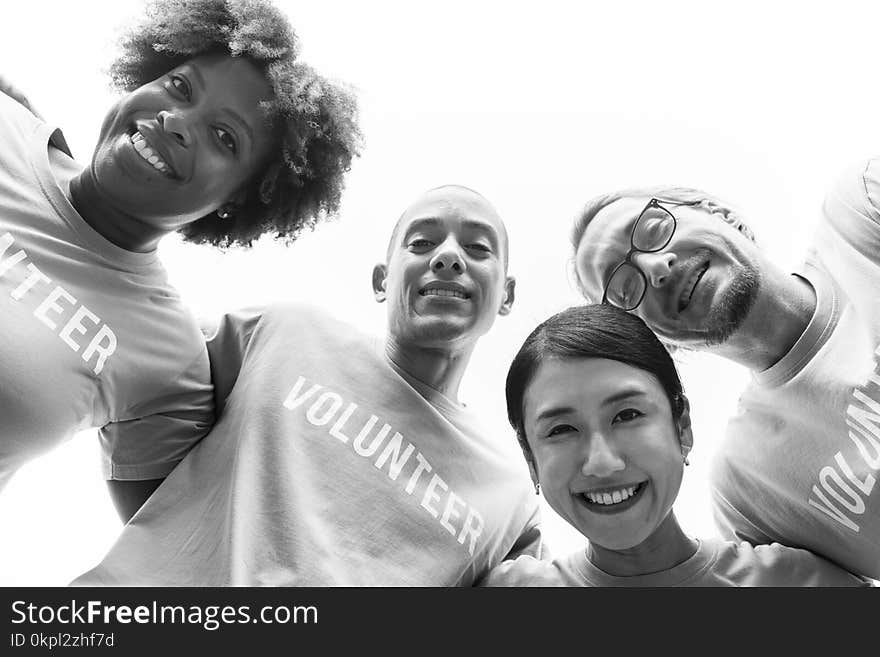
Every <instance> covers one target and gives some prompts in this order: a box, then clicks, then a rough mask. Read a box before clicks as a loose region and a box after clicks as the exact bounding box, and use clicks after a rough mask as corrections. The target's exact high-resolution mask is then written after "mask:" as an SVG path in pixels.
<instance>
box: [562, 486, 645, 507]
mask: <svg viewBox="0 0 880 657" xmlns="http://www.w3.org/2000/svg"><path fill="white" fill-rule="evenodd" d="M647 487H648V482H647V481H642V482H637V483H636V482H633V483H629V484H624V485H616V486H612V487H604V488H600V489H591V490H587V491H582V492H580V493H575V494H574V498H575V499H576V500H578V502H580V503H581V505H583V506H584V507H586V508H587V509H589V510H590V511H592V512H593V513H602V514H613V513H621V512H623V511H626V510H627V509H630V508H631V507H633V506H634V505H635V504H636V503H637V502H638V501H639V500H640V499H641V497H642V494H643V493H644V491H645V489H646V488H647Z"/></svg>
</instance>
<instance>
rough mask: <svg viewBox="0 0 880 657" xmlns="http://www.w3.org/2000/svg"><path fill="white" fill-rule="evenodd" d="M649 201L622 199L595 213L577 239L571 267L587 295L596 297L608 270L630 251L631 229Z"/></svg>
mask: <svg viewBox="0 0 880 657" xmlns="http://www.w3.org/2000/svg"><path fill="white" fill-rule="evenodd" d="M650 200H651V198H650V197H647V196H646V197H631V198H622V199H618V200H616V201H614V202H613V203H610V204H608V205H606V206H605V207H604V208H602V209H601V210H599V212H597V213H596V216H594V217H593V219H592V220H591V221H590V223H589V224H587V228H586V230H585V231H584V233H583V235H581V241H580V242H579V243H578V247H577V251H576V252H575V267H576V268H577V275H578V278H579V279H580V281H581V283H583V284H584V285H585V286H586V287H587V291H589V292H593V293H597V292H598V288H599V287H601V286H602V285H603V283H604V278H605V274H606V273H607V270H608V268H609V266H613V265H614V264H616V263H617V262H619V261H620V260H622V259H623V257H624V256H625V255H626V252H627V251H628V250H629V247H630V238H631V235H632V229H633V225H634V224H635V222H636V219H638V217H639V215H640V214H641V212H642V210H644V209H645V206H646V205H647V204H648V203H649V202H650Z"/></svg>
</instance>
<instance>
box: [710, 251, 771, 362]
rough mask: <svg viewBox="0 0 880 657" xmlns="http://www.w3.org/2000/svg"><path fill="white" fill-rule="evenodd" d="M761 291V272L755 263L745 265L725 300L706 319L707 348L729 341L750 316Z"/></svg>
mask: <svg viewBox="0 0 880 657" xmlns="http://www.w3.org/2000/svg"><path fill="white" fill-rule="evenodd" d="M760 289H761V273H760V272H759V271H758V270H757V268H755V267H754V266H753V265H751V264H745V265H743V266H742V267H741V268H740V270H739V271H738V272H737V274H736V275H735V276H734V278H733V280H732V281H731V282H730V285H729V286H728V288H727V290H726V291H725V293H724V297H723V298H722V299H721V300H720V301H719V302H718V303H717V304H716V305H715V307H714V308H712V310H710V311H709V314H708V316H707V317H706V326H707V329H708V332H707V334H706V338H705V342H704V344H705V346H707V347H712V346H716V345H721V344H724V343H725V342H727V341H728V340H729V339H730V337H731V336H732V335H733V334H734V333H736V331H737V330H739V328H740V327H741V326H742V325H743V322H745V320H746V317H748V315H749V313H750V312H751V310H752V308H753V307H754V305H755V301H756V300H757V299H758V293H759V290H760Z"/></svg>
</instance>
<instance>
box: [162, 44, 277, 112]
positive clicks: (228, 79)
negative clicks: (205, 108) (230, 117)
mask: <svg viewBox="0 0 880 657" xmlns="http://www.w3.org/2000/svg"><path fill="white" fill-rule="evenodd" d="M177 68H189V69H191V70H192V72H193V74H194V76H195V78H196V82H198V83H200V84H202V85H203V86H204V91H205V92H210V93H214V94H217V95H218V96H220V97H222V98H224V99H225V100H227V101H228V102H235V101H241V102H244V103H246V104H254V102H253V101H254V100H255V99H256V100H257V102H259V101H261V100H268V99H270V98H272V96H273V92H272V85H271V84H270V83H269V80H268V78H267V77H266V75H265V74H264V73H263V71H262V70H261V69H260V68H259V67H258V66H257V65H256V64H254V63H253V62H251V61H250V60H249V59H247V58H246V57H232V56H231V55H222V54H213V55H199V56H197V57H193V58H192V59H188V60H187V61H185V62H183V64H181V65H180V66H178V67H177Z"/></svg>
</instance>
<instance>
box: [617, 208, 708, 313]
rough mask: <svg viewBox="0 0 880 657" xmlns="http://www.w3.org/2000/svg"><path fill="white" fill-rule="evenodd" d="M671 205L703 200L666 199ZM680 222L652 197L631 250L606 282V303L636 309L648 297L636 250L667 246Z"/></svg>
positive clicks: (654, 250)
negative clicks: (635, 262)
mask: <svg viewBox="0 0 880 657" xmlns="http://www.w3.org/2000/svg"><path fill="white" fill-rule="evenodd" d="M663 203H666V204H667V205H697V204H699V201H687V202H678V201H663ZM675 226H676V221H675V217H674V216H673V214H672V212H670V211H669V210H667V209H666V208H664V207H663V206H662V205H661V204H660V201H659V200H657V199H656V198H652V199H651V200H650V201H649V202H648V205H646V206H645V209H644V210H642V212H641V214H640V215H639V217H638V219H636V223H635V224H634V225H633V229H632V234H631V235H630V249H629V253H627V254H626V257H625V258H624V259H623V262H621V263H620V264H619V265H617V267H615V268H614V271H612V272H611V275H610V276H609V277H608V282H607V283H605V292H604V293H603V294H602V303H609V304H611V305H613V306H617V307H618V308H621V309H623V310H626V311H631V310H635V309H636V308H638V307H639V304H640V303H641V302H642V299H644V298H645V291H646V290H647V289H648V279H647V277H646V276H645V273H644V272H643V271H642V270H641V269H639V268H638V267H637V266H636V265H635V264H634V263H633V262H632V257H633V254H635V253H657V252H658V251H662V250H663V249H665V248H666V247H667V245H668V244H669V242H670V240H672V235H673V234H674V233H675Z"/></svg>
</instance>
